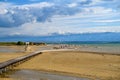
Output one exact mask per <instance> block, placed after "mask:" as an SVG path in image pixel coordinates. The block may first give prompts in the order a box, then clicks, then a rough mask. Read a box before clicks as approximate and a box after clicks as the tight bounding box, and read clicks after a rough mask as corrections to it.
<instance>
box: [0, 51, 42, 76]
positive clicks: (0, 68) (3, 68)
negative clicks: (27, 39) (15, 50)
mask: <svg viewBox="0 0 120 80" xmlns="http://www.w3.org/2000/svg"><path fill="white" fill-rule="evenodd" d="M41 53H42V52H40V51H37V52H34V53H31V54H27V55H25V56H21V57H18V58H15V59H11V60H8V61H6V62H2V63H0V74H2V73H5V72H7V71H8V70H11V69H13V68H14V67H15V66H17V65H19V64H21V63H23V62H25V61H28V60H29V59H31V58H33V57H35V56H37V55H39V54H41Z"/></svg>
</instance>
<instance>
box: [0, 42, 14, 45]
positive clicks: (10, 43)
mask: <svg viewBox="0 0 120 80" xmlns="http://www.w3.org/2000/svg"><path fill="white" fill-rule="evenodd" d="M0 45H3V46H4V45H7V46H10V45H16V42H0Z"/></svg>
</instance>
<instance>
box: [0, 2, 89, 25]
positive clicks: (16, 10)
mask: <svg viewBox="0 0 120 80" xmlns="http://www.w3.org/2000/svg"><path fill="white" fill-rule="evenodd" d="M63 1H65V2H64V3H63V2H62V1H60V0H51V2H39V3H33V4H23V5H15V4H6V3H3V2H0V7H1V6H2V8H1V9H0V27H18V26H21V25H23V24H25V23H31V22H46V21H51V18H52V17H53V16H55V15H74V14H76V13H79V12H82V10H83V9H82V6H84V5H88V4H90V3H91V0H82V1H79V0H78V1H76V3H73V2H75V1H73V0H70V1H67V0H63ZM58 2H61V3H58ZM62 3H63V5H61V4H62ZM3 5H4V6H3ZM78 6H79V7H78Z"/></svg>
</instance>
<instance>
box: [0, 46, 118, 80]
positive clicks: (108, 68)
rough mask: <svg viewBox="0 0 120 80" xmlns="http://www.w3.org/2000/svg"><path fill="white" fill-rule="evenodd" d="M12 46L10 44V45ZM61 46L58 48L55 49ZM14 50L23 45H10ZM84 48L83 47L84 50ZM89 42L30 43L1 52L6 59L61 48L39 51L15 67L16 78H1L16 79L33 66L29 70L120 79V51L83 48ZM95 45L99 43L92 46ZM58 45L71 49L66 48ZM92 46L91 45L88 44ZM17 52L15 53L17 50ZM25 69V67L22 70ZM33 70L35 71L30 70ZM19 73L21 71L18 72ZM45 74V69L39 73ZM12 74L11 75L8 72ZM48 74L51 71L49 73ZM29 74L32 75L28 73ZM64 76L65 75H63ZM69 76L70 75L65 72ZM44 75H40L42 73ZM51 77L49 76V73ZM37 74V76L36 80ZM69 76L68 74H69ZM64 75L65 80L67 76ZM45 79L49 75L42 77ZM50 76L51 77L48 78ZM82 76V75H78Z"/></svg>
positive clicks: (106, 79)
mask: <svg viewBox="0 0 120 80" xmlns="http://www.w3.org/2000/svg"><path fill="white" fill-rule="evenodd" d="M9 47H11V46H9ZM55 47H58V49H54V48H55ZM11 48H12V49H13V50H14V49H15V50H16V49H17V50H20V51H21V50H23V48H24V47H23V46H20V47H16V46H12V47H11ZM82 48H83V51H82ZM85 48H87V47H86V46H85V47H84V46H67V47H66V46H64V45H62V47H61V45H47V46H31V49H32V50H30V51H28V52H23V53H20V52H19V51H18V52H12V51H11V52H2V53H1V52H0V55H1V57H0V58H1V59H0V61H1V62H3V61H6V60H9V59H12V58H15V57H19V56H21V55H24V54H27V53H28V54H29V53H30V52H34V51H37V50H58V51H49V52H43V54H42V55H39V56H37V57H35V58H33V59H32V60H30V61H28V62H26V63H24V64H22V65H20V66H18V67H16V69H17V70H18V72H15V74H12V75H14V78H13V76H12V77H11V78H0V80H13V79H14V80H16V78H15V76H21V75H22V74H25V73H24V72H25V71H26V70H30V71H29V72H30V74H33V73H36V74H37V73H38V72H36V71H43V72H44V71H45V72H50V75H52V73H55V74H58V76H61V75H59V74H62V75H65V76H66V75H69V77H70V76H77V77H80V79H81V77H86V78H91V79H100V80H120V55H119V54H117V55H116V53H114V54H115V55H111V53H110V54H109V51H108V53H107V54H103V53H102V52H100V53H98V52H95V54H93V53H94V51H92V52H91V51H84V50H85ZM93 48H94V49H95V48H96V47H93ZM59 49H72V51H64V50H62V51H61V50H59ZM89 49H90V48H89ZM14 53H15V54H14ZM23 70H25V71H23ZM31 70H32V71H31ZM18 74H19V75H18ZM39 74H41V75H44V74H43V73H41V72H40V73H39ZM9 76H11V75H9ZM48 76H49V75H48ZM27 77H30V75H29V74H28V75H27ZM62 77H63V76H62ZM66 77H67V76H66ZM39 78H41V77H39ZM48 78H49V77H48ZM37 79H38V78H37V77H36V78H35V77H34V80H37ZM66 79H67V78H66ZM66 79H65V80H66ZM41 80H46V79H41ZM48 80H49V79H48ZM63 80H64V79H63ZM78 80H79V79H78Z"/></svg>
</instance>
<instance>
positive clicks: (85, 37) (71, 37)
mask: <svg viewBox="0 0 120 80" xmlns="http://www.w3.org/2000/svg"><path fill="white" fill-rule="evenodd" d="M0 41H1V42H3V41H4V42H6V41H10V42H11V41H33V42H48V43H51V42H52V43H61V42H74V41H75V42H81V41H83V42H89V41H93V42H120V33H113V32H105V33H83V34H65V35H60V34H52V35H51V36H6V37H0Z"/></svg>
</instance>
